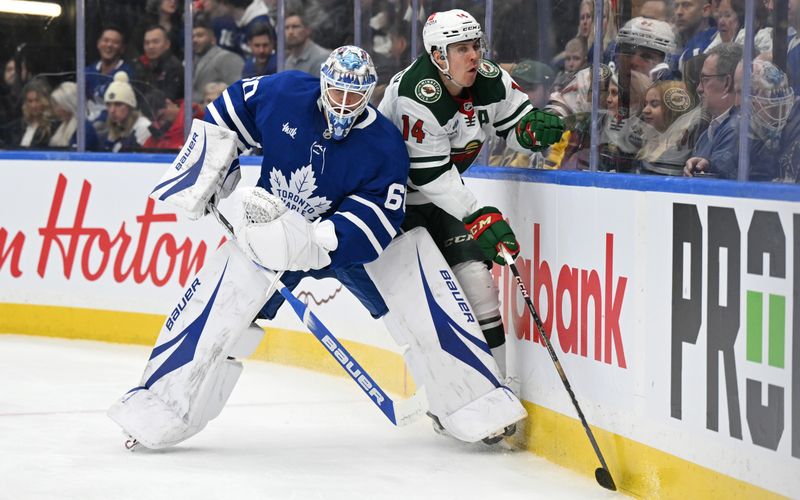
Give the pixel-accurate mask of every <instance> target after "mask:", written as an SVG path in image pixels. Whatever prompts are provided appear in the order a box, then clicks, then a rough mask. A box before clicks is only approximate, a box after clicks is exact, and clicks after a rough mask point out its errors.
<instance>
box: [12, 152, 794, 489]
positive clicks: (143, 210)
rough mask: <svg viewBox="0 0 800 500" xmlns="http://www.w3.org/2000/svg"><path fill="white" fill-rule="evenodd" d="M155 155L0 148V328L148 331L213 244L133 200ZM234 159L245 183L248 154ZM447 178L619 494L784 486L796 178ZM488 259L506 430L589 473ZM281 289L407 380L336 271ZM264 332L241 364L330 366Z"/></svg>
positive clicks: (364, 354)
mask: <svg viewBox="0 0 800 500" xmlns="http://www.w3.org/2000/svg"><path fill="white" fill-rule="evenodd" d="M166 161H168V157H165V156H152V155H144V156H142V155H136V156H132V155H67V154H63V153H55V154H22V153H19V154H10V153H9V154H5V155H4V157H2V158H0V214H2V216H1V217H0V331H3V332H15V333H27V334H39V335H53V336H67V337H74V338H90V339H97V340H109V341H116V342H135V343H143V344H148V343H152V342H153V340H154V339H155V336H156V334H157V332H158V329H159V328H160V326H161V323H162V322H163V319H164V315H165V314H166V313H167V312H168V311H169V310H172V308H173V306H174V303H175V302H176V301H177V300H178V299H179V298H180V295H181V292H182V290H183V289H184V288H185V284H186V282H187V280H188V279H189V278H190V277H191V276H192V275H193V273H194V272H195V271H196V270H197V269H198V267H199V266H200V265H201V264H202V262H203V261H204V259H205V258H206V256H207V255H208V254H209V253H210V252H213V251H214V249H216V248H217V246H218V245H219V244H220V243H221V242H222V241H223V232H222V231H221V230H220V229H219V228H218V227H217V226H216V223H215V222H213V221H212V220H210V219H208V218H205V219H203V220H201V221H198V222H188V221H186V220H182V219H181V218H180V217H179V216H175V214H174V213H173V212H172V211H171V210H169V209H168V208H167V207H165V206H162V205H158V204H154V203H152V202H150V201H148V198H147V194H148V193H149V192H150V190H151V189H152V186H153V185H154V183H155V182H156V181H157V180H158V179H159V178H160V177H161V174H162V173H163V169H164V168H165V166H166V164H165V162H166ZM243 172H244V177H245V181H244V182H245V183H253V182H254V181H255V178H256V176H257V169H256V168H254V167H252V166H248V165H245V167H244V168H243ZM467 183H468V184H469V185H470V187H472V188H473V189H474V190H475V192H476V193H477V195H478V199H480V200H481V201H482V202H485V203H487V204H494V205H496V206H497V207H498V208H500V209H501V210H502V211H503V213H504V214H506V215H507V216H508V218H509V219H510V221H511V225H512V227H513V228H514V229H515V231H516V233H517V236H518V238H519V240H520V242H521V245H522V253H521V259H519V260H518V266H519V269H520V271H521V272H522V274H523V277H524V280H525V281H526V286H527V287H528V289H529V290H530V292H531V295H532V296H533V297H534V302H535V304H536V306H537V308H538V310H539V313H540V315H541V316H542V319H543V320H544V322H545V327H546V330H547V331H551V332H552V336H551V340H552V341H553V344H554V347H555V349H556V352H557V354H558V356H559V358H560V360H561V362H562V364H563V366H564V369H565V371H566V374H567V376H568V377H569V380H570V382H571V385H572V387H573V388H574V390H575V393H576V396H577V398H578V400H579V401H580V404H581V407H582V409H583V411H584V413H585V415H586V418H587V420H588V421H589V422H590V423H591V424H592V425H593V427H594V429H595V432H596V436H597V438H598V442H599V445H600V447H601V449H602V450H603V452H604V454H605V456H606V459H607V461H608V462H609V467H610V469H611V472H612V474H614V476H615V479H616V481H617V483H618V484H619V485H620V486H621V487H622V489H624V490H626V491H627V492H629V493H633V494H636V495H642V496H656V495H663V496H676V497H677V496H692V497H703V496H705V497H717V498H723V497H752V496H760V497H763V496H765V495H768V494H769V493H768V492H772V493H776V494H780V495H785V496H789V497H800V475H799V474H797V471H798V470H800V381H799V380H798V379H799V378H800V341H798V342H795V339H797V338H798V336H799V335H800V333H798V332H800V310H799V309H800V276H799V275H800V251H799V250H800V202H799V201H798V199H800V197H799V196H798V194H797V191H796V190H794V189H791V188H789V187H787V186H773V185H764V186H756V185H753V184H737V183H728V182H721V181H696V182H691V183H686V182H680V180H678V182H676V180H675V179H660V178H653V177H635V176H623V175H609V174H588V173H575V172H542V171H527V170H525V171H522V170H509V169H493V168H477V169H473V170H472V172H471V176H470V177H469V178H468V179H467ZM225 208H226V207H225V204H224V203H223V204H222V210H223V211H225ZM796 270H797V271H796ZM494 274H495V277H496V280H497V283H498V286H499V287H500V289H501V292H502V298H503V314H504V318H505V320H506V324H507V325H508V328H507V330H508V340H509V345H510V346H512V349H510V353H509V356H510V371H512V372H516V373H517V374H518V375H519V376H520V378H521V380H522V387H523V394H522V396H523V399H524V400H525V401H526V406H527V408H528V410H529V412H530V414H531V418H530V419H529V426H528V428H527V429H526V430H525V431H524V433H523V435H522V436H521V437H520V439H521V442H522V444H523V445H524V446H527V447H528V448H529V449H531V450H532V451H534V452H536V453H539V454H542V455H545V456H546V457H548V458H550V459H551V460H553V461H555V462H557V463H561V464H564V465H566V466H569V467H572V468H575V469H578V470H580V471H584V472H586V473H589V474H590V473H591V471H592V470H593V468H594V467H595V466H596V465H595V458H594V453H593V452H592V450H591V448H590V446H589V444H588V440H587V439H586V437H585V435H584V433H583V430H582V428H581V427H580V425H579V424H578V422H577V420H576V419H575V417H574V415H575V412H574V409H573V407H572V404H571V402H570V400H569V398H568V397H567V395H566V392H565V391H564V389H563V387H562V385H561V381H560V379H559V378H558V376H557V374H556V371H555V369H554V368H553V364H552V362H551V360H550V358H549V356H548V355H547V352H546V350H545V349H544V348H543V346H542V344H541V339H539V338H538V334H537V332H535V331H534V330H533V328H532V321H531V319H530V317H529V315H528V313H527V310H526V309H525V305H524V302H523V301H522V300H521V298H520V296H519V294H518V291H517V289H516V285H515V284H514V283H513V281H512V280H511V279H510V273H508V272H505V271H504V270H501V269H499V268H497V267H495V269H494ZM296 294H297V295H298V296H300V297H301V298H303V299H304V300H306V301H308V302H309V303H311V304H313V308H314V310H315V311H316V312H317V314H318V315H319V317H320V318H321V319H322V320H323V321H325V323H326V325H327V326H328V327H329V328H330V329H331V330H332V331H333V332H334V333H335V334H336V335H337V336H339V337H340V338H342V339H347V345H348V348H350V350H351V352H353V354H354V355H356V356H357V357H358V359H359V360H360V361H361V363H362V364H363V365H364V366H365V367H366V368H367V369H368V370H370V371H371V372H373V375H374V376H375V377H376V378H377V379H378V380H379V382H381V383H382V384H384V385H385V386H386V387H387V388H389V389H392V390H395V391H400V392H406V393H407V392H408V391H409V390H411V387H412V386H413V382H412V381H411V380H410V379H409V377H408V376H407V374H406V373H405V369H404V365H403V364H402V360H401V358H400V356H399V355H397V348H396V346H394V344H393V342H392V340H391V339H390V338H389V336H388V334H387V333H386V331H385V329H384V328H383V326H382V325H381V324H380V323H377V322H374V321H373V320H372V319H371V318H370V317H369V315H368V314H367V313H366V312H365V311H363V310H362V309H361V307H360V306H359V305H358V303H357V302H356V301H355V299H354V298H353V297H352V296H351V295H350V294H349V293H347V292H346V291H345V290H343V289H342V288H341V287H340V286H339V284H338V283H337V282H335V281H333V280H323V281H320V282H313V281H304V282H303V283H301V285H300V286H299V287H298V289H297V290H296ZM272 326H273V327H272V328H270V329H269V330H268V336H267V339H266V341H265V342H263V343H262V346H261V348H260V351H259V353H258V355H257V356H258V357H261V358H262V359H270V360H275V361H279V362H286V363H292V364H298V365H302V366H308V367H313V368H315V369H323V370H326V371H331V372H333V371H334V370H338V367H337V366H336V365H335V361H333V359H332V358H330V357H329V356H327V354H326V353H325V352H324V351H323V350H322V349H321V348H320V347H319V345H318V344H317V343H316V340H314V339H313V337H311V336H310V335H308V334H304V333H302V332H303V331H304V328H303V326H302V324H301V323H300V322H299V321H298V320H296V319H295V318H294V317H293V316H292V315H291V313H289V311H288V310H283V311H282V312H281V313H280V314H279V316H278V318H276V322H275V323H274V324H273V325H272ZM531 487H532V488H533V487H535V485H531Z"/></svg>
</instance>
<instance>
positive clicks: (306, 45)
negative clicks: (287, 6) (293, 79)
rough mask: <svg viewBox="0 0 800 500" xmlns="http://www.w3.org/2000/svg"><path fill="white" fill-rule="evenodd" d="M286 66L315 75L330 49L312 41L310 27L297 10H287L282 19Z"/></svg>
mask: <svg viewBox="0 0 800 500" xmlns="http://www.w3.org/2000/svg"><path fill="white" fill-rule="evenodd" d="M284 32H285V36H286V68H285V69H296V70H299V71H304V72H306V73H308V74H310V75H317V74H318V73H319V68H320V67H321V66H322V63H324V62H325V60H326V59H327V58H328V56H329V55H330V53H331V51H330V50H328V49H324V48H322V47H320V46H319V45H317V44H316V43H314V41H313V40H312V39H311V29H310V28H309V27H308V25H307V24H306V22H305V20H304V17H303V15H302V14H300V13H299V12H289V13H288V14H287V15H286V18H285V20H284Z"/></svg>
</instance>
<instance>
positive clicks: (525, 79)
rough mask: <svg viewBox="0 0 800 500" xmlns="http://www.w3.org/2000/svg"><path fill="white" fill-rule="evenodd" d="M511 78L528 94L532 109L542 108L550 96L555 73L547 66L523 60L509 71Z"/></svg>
mask: <svg viewBox="0 0 800 500" xmlns="http://www.w3.org/2000/svg"><path fill="white" fill-rule="evenodd" d="M511 78H513V79H514V81H515V82H517V85H519V86H520V87H522V91H523V92H525V93H526V94H528V99H530V101H531V104H533V107H534V108H539V109H541V108H544V106H545V104H547V98H548V96H549V95H550V87H551V86H552V85H553V79H554V78H555V72H554V71H553V69H552V68H551V67H550V66H548V65H547V64H545V63H543V62H539V61H532V60H530V59H523V60H522V61H520V62H518V63H517V64H516V65H515V66H514V68H513V69H512V70H511Z"/></svg>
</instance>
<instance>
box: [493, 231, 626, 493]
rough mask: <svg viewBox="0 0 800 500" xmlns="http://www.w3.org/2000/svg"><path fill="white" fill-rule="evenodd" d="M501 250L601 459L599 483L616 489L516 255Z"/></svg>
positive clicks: (604, 486) (613, 489)
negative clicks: (524, 280)
mask: <svg viewBox="0 0 800 500" xmlns="http://www.w3.org/2000/svg"><path fill="white" fill-rule="evenodd" d="M500 248H501V251H502V253H503V258H504V259H505V260H506V263H507V264H508V267H509V268H511V272H512V273H514V279H515V280H516V282H517V285H518V286H519V291H520V293H521V294H522V298H523V299H525V303H526V304H528V309H529V310H530V311H531V314H532V315H533V320H534V322H535V323H536V328H538V329H539V334H541V336H542V339H544V345H545V346H547V352H549V353H550V359H552V360H553V364H555V365H556V370H557V371H558V376H559V377H561V381H562V382H563V383H564V388H565V389H567V392H568V393H569V397H570V398H571V399H572V404H573V405H574V406H575V410H576V411H577V412H578V417H580V419H581V424H583V429H584V430H585V431H586V435H587V436H589V441H590V442H591V443H592V448H594V452H595V454H596V455H597V458H598V459H600V465H602V467H598V468H597V469H595V470H594V478H595V479H597V482H598V484H600V486H602V487H603V488H606V489H608V490H612V491H616V490H617V486H616V485H615V484H614V479H613V478H612V477H611V472H609V470H608V465H606V460H605V459H604V458H603V454H602V453H601V452H600V447H599V446H597V441H596V440H595V439H594V434H592V429H590V428H589V424H587V423H586V417H584V416H583V412H582V411H581V407H580V406H579V405H578V400H577V399H575V393H574V392H572V387H570V385H569V381H568V380H567V374H566V373H564V368H562V367H561V362H560V361H558V357H557V356H556V351H554V350H553V344H552V343H550V339H549V338H548V337H547V335H545V332H544V326H543V325H542V320H541V319H539V315H538V314H537V313H536V308H535V307H533V302H531V296H530V295H529V294H528V290H527V289H526V288H525V284H524V283H522V277H521V276H520V275H519V270H517V266H516V264H514V257H512V256H511V254H510V253H508V250H507V249H506V248H505V247H504V246H502V245H501V246H500Z"/></svg>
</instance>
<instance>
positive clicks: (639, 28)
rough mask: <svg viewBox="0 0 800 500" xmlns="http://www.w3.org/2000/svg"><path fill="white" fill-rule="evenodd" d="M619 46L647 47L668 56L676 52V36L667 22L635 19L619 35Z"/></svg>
mask: <svg viewBox="0 0 800 500" xmlns="http://www.w3.org/2000/svg"><path fill="white" fill-rule="evenodd" d="M617 44H618V45H620V46H622V45H628V46H633V47H645V48H648V49H653V50H655V51H658V52H661V53H662V54H664V56H665V57H666V56H668V55H670V54H672V53H673V52H675V49H676V48H677V46H676V45H675V34H674V33H673V32H672V26H670V25H669V23H667V22H665V21H659V20H658V19H649V18H646V17H634V18H633V19H631V20H630V21H628V22H627V23H625V26H623V27H622V29H620V30H619V33H617Z"/></svg>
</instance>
